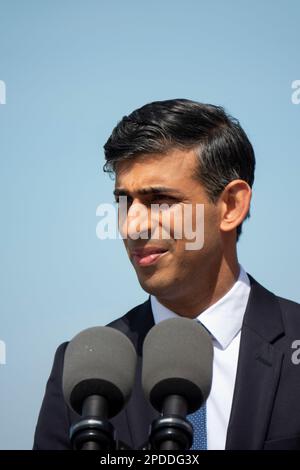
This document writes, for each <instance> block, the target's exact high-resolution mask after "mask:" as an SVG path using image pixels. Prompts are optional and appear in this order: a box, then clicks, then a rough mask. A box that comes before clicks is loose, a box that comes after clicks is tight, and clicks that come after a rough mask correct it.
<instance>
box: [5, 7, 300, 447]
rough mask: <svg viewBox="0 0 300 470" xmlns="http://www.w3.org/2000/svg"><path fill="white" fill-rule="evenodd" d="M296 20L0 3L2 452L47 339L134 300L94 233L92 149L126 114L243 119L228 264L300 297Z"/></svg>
mask: <svg viewBox="0 0 300 470" xmlns="http://www.w3.org/2000/svg"><path fill="white" fill-rule="evenodd" d="M299 17H300V2H299V1H297V0H295V1H294V0H287V1H286V0H285V1H283V0H264V1H260V0H252V1H251V2H250V1H245V0H227V1H223V0H210V1H204V0H187V1H174V0H164V1H163V2H161V1H158V0H154V1H151V2H146V1H137V0H128V1H126V2H122V1H121V0H119V1H116V0H112V1H109V2H108V1H104V0H103V1H101V0H88V1H83V0H51V1H50V0H44V1H39V0H27V1H26V2H25V1H23V0H1V1H0V80H3V81H4V82H5V84H6V104H4V105H0V205H1V206H0V209H1V232H0V237H1V273H0V311H1V320H0V340H3V341H5V343H6V348H7V363H6V365H1V366H0V384H1V385H0V388H1V401H0V422H1V425H0V446H1V448H2V449H13V448H30V447H31V445H32V439H33V431H34V427H35V423H36V419H37V414H38V411H39V408H40V405H41V400H42V397H43V393H44V387H45V384H46V380H47V378H48V375H49V372H50V368H51V364H52V360H53V355H54V352H55V349H56V347H57V346H58V345H59V344H60V343H61V342H63V341H66V340H68V339H70V338H71V337H72V336H74V335H75V334H76V333H77V332H78V331H80V330H81V329H84V328H86V327H88V326H92V325H104V324H106V323H108V322H109V321H111V320H112V319H114V318H117V317H119V316H121V315H122V314H124V313H125V312H126V311H127V310H128V309H129V308H131V307H132V306H134V305H136V304H138V303H140V302H141V301H143V300H144V299H145V298H146V297H147V294H146V293H145V292H143V291H142V289H141V288H140V286H139V284H138V282H137V280H136V276H135V273H134V271H133V269H132V267H131V265H130V264H129V261H128V260H127V257H126V254H125V252H124V250H123V246H122V241H121V240H116V241H100V240H99V239H97V237H96V224H97V221H98V219H97V218H96V207H97V206H98V204H99V203H101V202H109V201H111V200H112V190H113V181H112V180H111V179H110V178H109V177H108V176H107V175H104V174H103V173H102V165H103V151H102V146H103V144H104V143H105V141H106V140H107V138H108V136H109V134H110V132H111V130H112V128H113V127H114V126H115V124H116V123H117V121H118V120H120V119H121V117H122V116H123V115H125V114H128V113H129V112H131V111H132V110H133V109H135V108H136V107H139V106H141V105H143V104H145V103H147V102H149V101H153V100H161V99H170V98H190V99H195V100H198V101H203V102H210V103H214V104H219V105H223V106H225V108H226V109H227V110H228V111H229V112H230V113H231V114H233V115H234V116H236V117H237V118H238V119H239V120H240V122H241V124H242V126H243V127H244V129H245V130H246V132H247V133H248V135H249V137H250V139H251V141H252V143H253V146H254V148H255V151H256V158H257V168H256V180H255V184H254V197H253V203H252V216H251V218H250V220H248V221H247V222H246V223H245V226H244V233H243V235H242V238H241V240H240V242H239V259H240V262H241V263H242V264H243V266H244V268H245V269H246V270H247V271H248V272H249V273H251V274H252V276H253V277H255V278H256V279H257V280H258V281H259V282H261V283H262V284H264V285H265V286H266V287H267V288H269V289H270V290H272V291H274V292H275V293H277V294H279V295H281V296H283V297H287V298H290V299H293V300H296V301H298V302H299V301H300V290H299V284H300V283H299V262H300V256H299V247H298V244H299V229H300V221H299V193H298V191H299V176H300V163H299V161H300V160H299V150H300V144H299V131H300V105H295V104H293V103H292V100H291V95H292V88H291V84H292V82H293V81H294V80H297V79H298V80H299V79H300V61H299V44H300V28H299ZM12 405H13V406H12Z"/></svg>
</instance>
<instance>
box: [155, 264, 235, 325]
mask: <svg viewBox="0 0 300 470" xmlns="http://www.w3.org/2000/svg"><path fill="white" fill-rule="evenodd" d="M239 271H240V268H239V264H238V261H237V259H235V260H234V261H232V262H230V263H229V262H227V261H226V260H225V259H224V260H223V261H222V263H221V264H220V266H219V269H218V270H217V271H216V272H214V273H212V274H211V275H209V274H207V273H206V274H205V276H200V277H199V279H198V281H197V280H196V285H195V286H194V287H193V286H191V289H187V292H186V294H185V295H183V296H178V297H176V296H173V297H172V298H164V297H161V296H157V300H158V301H159V302H160V303H161V304H162V305H164V306H165V307H166V308H168V309H169V310H172V311H173V312H175V313H176V314H177V315H180V316H182V317H187V318H196V317H197V316H199V314H201V313H202V312H203V311H204V310H206V309H207V308H208V307H210V306H211V305H213V304H215V303H216V302H217V301H218V300H219V299H221V298H222V297H223V296H224V295H225V294H226V293H227V292H228V291H229V290H230V289H231V288H232V286H233V285H234V284H235V282H236V281H237V279H238V277H239ZM203 279H205V283H203ZM201 280H202V282H201Z"/></svg>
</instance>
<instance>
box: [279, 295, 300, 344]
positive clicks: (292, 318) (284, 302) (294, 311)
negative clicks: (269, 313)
mask: <svg viewBox="0 0 300 470" xmlns="http://www.w3.org/2000/svg"><path fill="white" fill-rule="evenodd" d="M276 298H277V300H278V302H279V305H280V309H281V312H282V316H283V321H284V324H285V326H286V328H287V329H288V330H289V331H290V333H293V335H294V333H295V332H297V333H298V334H299V335H300V304H298V303H297V302H294V301H292V300H289V299H285V298H283V297H279V296H276ZM299 338H300V336H299Z"/></svg>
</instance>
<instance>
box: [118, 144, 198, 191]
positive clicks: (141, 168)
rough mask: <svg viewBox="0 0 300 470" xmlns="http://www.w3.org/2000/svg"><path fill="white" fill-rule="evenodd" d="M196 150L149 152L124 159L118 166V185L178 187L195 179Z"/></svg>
mask: <svg viewBox="0 0 300 470" xmlns="http://www.w3.org/2000/svg"><path fill="white" fill-rule="evenodd" d="M196 163H197V160H196V155H195V152H194V150H177V149H175V150H172V151H170V152H168V153H167V154H163V155H162V154H148V155H140V156H137V157H134V158H132V159H130V160H124V161H121V162H119V163H118V164H117V166H116V186H125V185H126V186H127V185H129V186H144V185H146V186H149V185H153V184H160V185H165V184H166V183H168V186H170V185H171V186H174V187H178V186H181V185H183V184H185V183H188V182H189V183H190V182H191V181H192V180H193V172H194V170H195V167H196Z"/></svg>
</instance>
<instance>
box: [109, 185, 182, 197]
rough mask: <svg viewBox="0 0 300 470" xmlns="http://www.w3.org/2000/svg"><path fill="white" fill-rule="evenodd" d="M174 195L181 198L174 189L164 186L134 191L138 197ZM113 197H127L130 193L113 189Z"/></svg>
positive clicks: (121, 189) (123, 189) (178, 192)
mask: <svg viewBox="0 0 300 470" xmlns="http://www.w3.org/2000/svg"><path fill="white" fill-rule="evenodd" d="M169 193H172V194H176V195H177V196H181V197H183V194H182V193H181V192H180V191H178V190H177V189H175V188H168V187H166V186H148V187H146V188H141V189H138V190H137V191H136V194H138V195H143V196H145V195H149V194H169ZM114 195H115V196H129V195H130V191H127V190H126V189H125V188H115V190H114Z"/></svg>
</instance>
